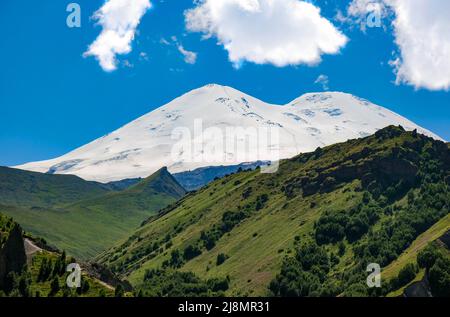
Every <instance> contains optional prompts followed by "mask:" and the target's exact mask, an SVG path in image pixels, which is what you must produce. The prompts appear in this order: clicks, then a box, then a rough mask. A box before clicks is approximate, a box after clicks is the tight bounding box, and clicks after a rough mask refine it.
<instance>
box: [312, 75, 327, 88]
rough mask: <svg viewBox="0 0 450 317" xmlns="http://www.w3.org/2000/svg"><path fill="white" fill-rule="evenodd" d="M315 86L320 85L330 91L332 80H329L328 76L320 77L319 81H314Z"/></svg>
mask: <svg viewBox="0 0 450 317" xmlns="http://www.w3.org/2000/svg"><path fill="white" fill-rule="evenodd" d="M314 84H318V85H321V86H322V89H323V90H329V89H330V87H329V84H330V80H329V78H328V76H327V75H324V74H322V75H319V77H317V79H316V80H315V81H314Z"/></svg>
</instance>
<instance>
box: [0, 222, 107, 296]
mask: <svg viewBox="0 0 450 317" xmlns="http://www.w3.org/2000/svg"><path fill="white" fill-rule="evenodd" d="M25 244H27V245H29V246H31V247H30V248H27V247H25ZM38 245H40V247H39V246H38ZM46 248H48V246H46V245H45V243H43V242H42V241H41V240H39V239H35V238H32V237H31V235H30V234H28V233H24V232H23V231H22V228H21V227H20V226H19V225H18V224H17V223H16V222H14V220H13V219H12V218H9V217H6V216H4V215H2V214H0V297H4V296H9V297H47V296H49V297H61V296H64V297H68V296H70V297H98V296H114V294H115V290H114V288H113V287H112V286H110V285H108V284H106V283H104V282H101V281H100V280H98V279H97V278H95V277H93V276H92V275H90V274H88V273H86V272H84V273H82V276H81V287H80V288H78V289H69V288H68V287H67V286H66V279H67V277H68V275H69V273H68V272H66V266H67V265H68V264H69V263H76V260H75V259H73V258H71V257H67V256H66V254H65V253H64V252H63V253H60V252H59V251H56V250H53V251H48V250H46Z"/></svg>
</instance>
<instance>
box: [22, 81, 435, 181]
mask: <svg viewBox="0 0 450 317" xmlns="http://www.w3.org/2000/svg"><path fill="white" fill-rule="evenodd" d="M388 125H402V126H403V127H404V128H405V129H406V130H414V129H417V130H418V132H419V133H422V134H425V135H428V136H431V137H433V138H436V139H440V138H439V137H438V136H436V135H434V134H433V133H431V132H430V131H427V130H425V129H423V128H421V127H419V126H417V125H416V124H414V123H413V122H411V121H409V120H407V119H405V118H404V117H402V116H400V115H398V114H396V113H394V112H392V111H389V110H388V109H386V108H383V107H380V106H377V105H374V104H372V103H370V102H369V101H367V100H364V99H361V98H358V97H355V96H352V95H350V94H346V93H341V92H324V93H308V94H305V95H303V96H301V97H299V98H297V99H295V100H294V101H292V102H290V103H288V104H286V105H274V104H268V103H265V102H263V101H261V100H259V99H257V98H254V97H252V96H249V95H247V94H245V93H243V92H240V91H238V90H236V89H234V88H231V87H226V86H220V85H216V84H211V85H207V86H204V87H201V88H199V89H195V90H192V91H190V92H188V93H186V94H184V95H182V96H180V97H178V98H176V99H174V100H173V101H171V102H169V103H168V104H166V105H164V106H162V107H160V108H157V109H155V110H153V111H152V112H150V113H148V114H146V115H144V116H142V117H140V118H138V119H136V120H134V121H132V122H130V123H129V124H127V125H125V126H123V127H121V128H120V129H118V130H116V131H114V132H112V133H110V134H108V135H106V136H104V137H101V138H99V139H97V140H95V141H93V142H91V143H89V144H87V145H84V146H82V147H80V148H78V149H75V150H74V151H72V152H70V153H67V154H65V155H63V156H61V157H58V158H55V159H52V160H47V161H41V162H32V163H28V164H24V165H21V166H17V168H20V169H25V170H31V171H37V172H42V173H50V174H74V175H77V176H79V177H82V178H84V179H86V180H95V181H99V182H109V181H116V180H121V179H127V178H138V177H146V176H148V175H150V174H152V173H154V172H155V171H157V170H159V169H160V168H161V167H163V166H167V167H168V169H169V171H170V172H171V173H178V172H183V171H188V170H192V169H195V168H199V167H204V166H217V165H234V164H239V163H242V162H249V161H256V160H274V159H275V158H280V159H282V158H290V157H292V156H294V155H297V154H299V153H302V152H308V151H312V150H314V149H315V148H317V147H322V146H326V145H330V144H334V143H337V142H343V141H346V140H348V139H354V138H359V137H365V136H368V135H370V134H373V133H374V132H376V131H377V130H379V129H381V128H384V127H386V126H388ZM230 128H234V129H241V131H242V129H244V130H245V129H253V130H252V131H253V132H254V131H257V132H256V133H260V131H269V130H270V131H273V130H274V129H275V130H276V131H277V135H278V138H277V142H276V145H275V146H274V144H273V143H271V142H256V143H255V142H248V144H247V143H245V138H246V137H247V136H248V135H244V136H242V135H238V136H236V135H235V134H231V135H230V133H229V131H228V130H227V129H230ZM199 130H200V133H197V132H199ZM248 131H250V130H247V132H248ZM183 133H184V134H183ZM182 134H183V135H182ZM251 134H252V133H250V136H251ZM180 137H184V138H185V139H184V141H183V142H180V139H179V138H180ZM259 137H261V136H259ZM263 138H264V136H263ZM235 139H237V140H238V141H237V142H244V143H245V144H246V145H245V146H244V147H240V146H239V145H237V146H234V145H233V146H232V147H231V148H230V147H226V146H222V147H220V145H225V144H229V142H230V141H235ZM199 145H200V146H199ZM208 151H209V152H208ZM187 153H189V155H186V154H187ZM208 153H214V155H209V154H208ZM274 153H276V157H275V156H274Z"/></svg>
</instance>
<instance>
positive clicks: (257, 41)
mask: <svg viewBox="0 0 450 317" xmlns="http://www.w3.org/2000/svg"><path fill="white" fill-rule="evenodd" d="M185 21H186V28H187V29H188V30H189V31H192V32H201V33H203V34H204V36H205V37H206V38H209V37H216V38H217V40H218V42H219V44H221V45H223V46H224V48H225V49H226V50H227V51H228V55H229V59H230V61H231V62H232V63H233V64H234V65H235V66H238V65H240V63H242V62H243V61H248V62H252V63H256V64H273V65H276V66H279V67H282V66H287V65H298V64H316V63H318V62H320V60H321V55H323V54H336V53H338V52H339V51H340V49H341V48H342V47H344V46H345V44H346V43H347V37H346V36H345V35H344V34H342V33H341V32H340V31H339V30H338V29H337V28H336V27H335V26H334V25H333V24H332V23H331V22H330V21H328V20H327V19H326V18H324V17H322V16H321V14H320V9H319V8H318V7H316V6H314V5H313V4H312V3H310V2H307V1H299V0H276V1H275V0H202V1H198V2H197V5H196V7H194V8H193V9H190V10H187V11H186V12H185Z"/></svg>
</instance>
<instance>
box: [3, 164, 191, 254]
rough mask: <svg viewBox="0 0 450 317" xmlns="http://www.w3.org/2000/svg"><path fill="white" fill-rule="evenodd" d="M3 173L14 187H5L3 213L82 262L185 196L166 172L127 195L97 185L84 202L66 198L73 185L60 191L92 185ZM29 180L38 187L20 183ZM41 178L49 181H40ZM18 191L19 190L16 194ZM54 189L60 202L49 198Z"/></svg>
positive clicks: (76, 178)
mask: <svg viewBox="0 0 450 317" xmlns="http://www.w3.org/2000/svg"><path fill="white" fill-rule="evenodd" d="M24 174H25V175H24ZM27 174H29V175H27ZM4 175H8V182H9V183H10V185H8V186H4V187H1V188H0V212H2V213H4V214H7V215H9V216H11V217H13V218H14V219H15V220H16V221H17V222H19V223H20V224H21V225H22V226H23V227H24V228H25V229H26V230H27V231H30V232H31V233H33V234H36V235H38V236H41V237H43V238H45V239H46V240H47V241H48V242H49V243H51V244H54V245H56V246H57V247H58V248H60V249H64V250H66V251H67V252H68V253H69V254H71V255H74V256H77V257H79V258H82V259H86V258H90V257H93V256H95V255H96V254H98V253H99V252H101V251H103V250H104V249H106V248H108V247H110V246H112V245H114V243H117V242H118V241H119V240H121V239H123V238H125V237H127V236H128V235H129V234H130V233H131V232H132V231H133V230H134V229H135V228H136V227H137V226H138V225H139V224H140V223H141V222H142V221H143V220H144V219H146V218H148V217H149V216H151V215H153V214H155V213H157V211H158V210H160V209H161V208H164V207H165V206H167V205H169V204H170V203H173V202H175V201H176V200H177V199H179V198H180V197H182V196H183V195H184V194H185V190H184V189H183V188H182V187H181V186H180V185H179V184H178V183H177V182H176V180H175V179H174V178H173V177H172V176H171V175H170V174H169V173H168V171H167V169H166V168H162V169H160V170H159V171H157V172H156V173H154V174H153V175H152V176H150V177H148V178H147V179H144V180H142V181H141V182H139V183H138V184H136V185H134V186H132V187H130V188H128V189H126V190H124V191H119V192H115V191H101V190H100V191H98V190H96V189H97V187H95V188H94V189H93V190H92V192H91V193H90V194H89V195H87V194H86V195H84V197H85V199H81V200H71V199H62V198H64V197H69V196H70V195H66V192H65V191H64V190H63V189H64V188H66V187H68V186H69V185H67V184H65V185H64V186H61V187H58V186H59V184H60V181H61V178H65V179H68V180H69V183H70V181H71V180H75V181H76V182H79V183H80V184H78V187H77V188H86V187H87V188H90V186H92V184H90V183H88V182H85V181H83V180H81V179H79V178H78V177H73V176H62V175H43V174H41V175H38V174H37V173H32V172H23V171H20V172H19V176H20V177H18V178H17V179H15V177H14V176H15V175H16V173H15V171H11V172H9V173H6V174H4ZM24 178H25V179H27V178H32V179H33V182H32V183H33V185H32V186H30V187H20V185H17V184H20V181H21V180H22V179H24ZM41 178H44V179H45V182H39V180H40V179H41ZM0 179H1V178H0ZM53 180H54V181H55V183H53ZM3 183H4V184H5V182H3ZM95 185H96V186H100V188H102V187H101V186H103V185H101V184H95ZM65 186H66V187H65ZM16 188H20V190H19V189H18V190H17V192H16ZM52 188H59V190H60V191H59V194H56V196H55V197H58V198H61V199H60V201H56V200H52V199H47V197H48V195H49V192H50V189H52ZM70 189H71V190H70V191H69V193H70V194H73V195H72V196H70V198H79V197H83V195H81V194H80V193H79V192H77V191H76V190H74V191H73V192H72V188H70ZM10 193H14V198H15V199H16V200H17V201H15V200H13V199H11V195H10ZM52 195H53V194H52ZM3 197H6V198H5V199H4V198H3ZM21 197H24V199H21ZM43 197H44V198H43ZM51 197H53V196H51ZM69 201H70V202H69ZM64 202H66V203H64Z"/></svg>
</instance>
